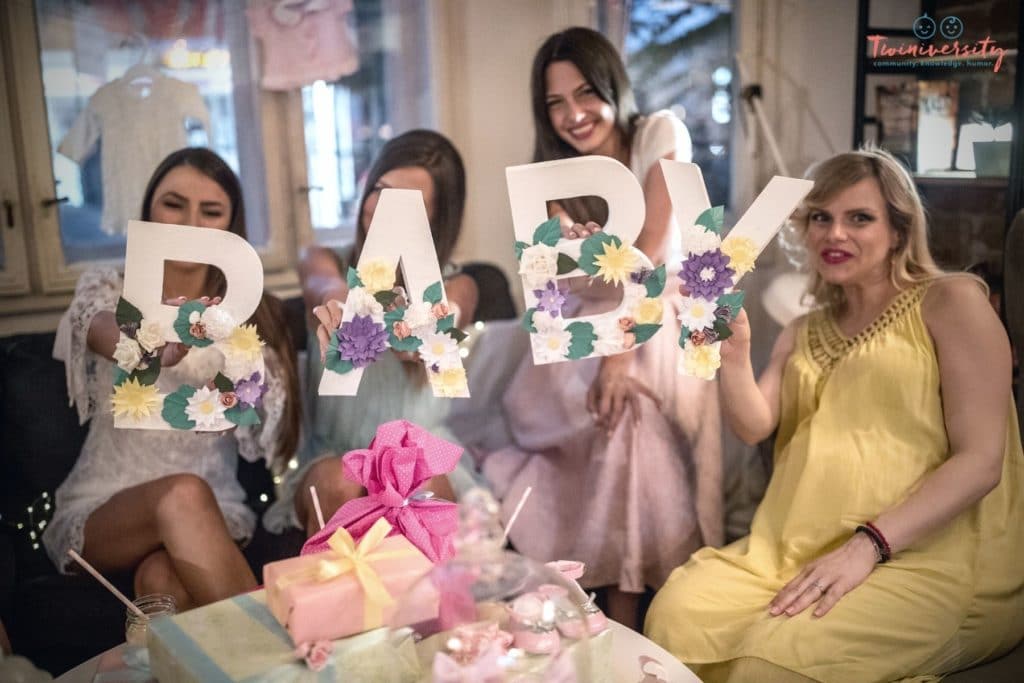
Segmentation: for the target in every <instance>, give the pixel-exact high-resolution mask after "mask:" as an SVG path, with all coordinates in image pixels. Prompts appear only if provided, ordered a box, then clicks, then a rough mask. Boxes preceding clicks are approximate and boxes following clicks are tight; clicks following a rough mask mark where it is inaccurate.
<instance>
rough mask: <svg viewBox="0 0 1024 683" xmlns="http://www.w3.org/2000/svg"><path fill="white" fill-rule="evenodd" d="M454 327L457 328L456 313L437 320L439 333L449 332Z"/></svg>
mask: <svg viewBox="0 0 1024 683" xmlns="http://www.w3.org/2000/svg"><path fill="white" fill-rule="evenodd" d="M453 327H455V314H454V313H452V314H451V315H446V316H445V317H443V318H438V320H437V331H438V332H447V331H448V330H450V329H452V328H453Z"/></svg>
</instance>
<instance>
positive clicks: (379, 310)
mask: <svg viewBox="0 0 1024 683" xmlns="http://www.w3.org/2000/svg"><path fill="white" fill-rule="evenodd" d="M345 308H347V309H349V310H351V311H352V315H353V316H357V315H362V316H366V315H368V316H370V317H371V318H373V319H374V320H376V321H377V322H380V321H381V320H383V319H384V307H383V306H382V305H381V303H380V302H379V301H377V300H376V299H374V298H373V295H372V294H370V292H369V291H367V290H366V289H364V288H362V287H356V288H355V289H350V290H349V292H348V298H347V299H345Z"/></svg>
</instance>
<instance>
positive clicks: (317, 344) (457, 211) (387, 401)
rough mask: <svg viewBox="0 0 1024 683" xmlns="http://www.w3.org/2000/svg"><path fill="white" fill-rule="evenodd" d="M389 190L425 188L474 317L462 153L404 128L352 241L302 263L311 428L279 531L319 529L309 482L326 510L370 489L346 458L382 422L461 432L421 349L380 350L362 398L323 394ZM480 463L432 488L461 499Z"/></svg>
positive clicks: (434, 136) (452, 298)
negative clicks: (356, 270)
mask: <svg viewBox="0 0 1024 683" xmlns="http://www.w3.org/2000/svg"><path fill="white" fill-rule="evenodd" d="M387 188H394V189H406V190H419V191H420V192H421V193H422V194H423V201H424V203H425V206H426V209H427V218H428V220H429V222H430V231H431V235H432V236H433V241H434V247H435V249H436V250H437V258H438V261H439V263H440V264H441V269H442V274H443V277H444V288H445V294H446V296H447V298H448V304H449V306H450V308H451V310H452V312H453V313H454V314H455V324H456V325H457V326H459V325H464V324H466V323H468V322H469V321H471V320H472V319H473V312H474V310H475V308H476V303H477V296H478V293H477V288H476V283H475V282H474V281H473V279H472V278H470V277H469V276H468V275H465V274H463V273H460V272H459V270H458V268H457V267H456V266H454V265H453V264H452V252H453V251H454V249H455V243H456V241H457V240H458V237H459V233H460V231H461V229H462V213H463V207H464V206H465V201H466V174H465V170H464V168H463V164H462V158H461V157H460V156H459V153H458V151H457V150H456V149H455V146H454V145H452V143H451V142H450V141H449V140H448V139H447V138H446V137H444V136H443V135H441V134H440V133H436V132H434V131H429V130H413V131H409V132H407V133H403V134H402V135H399V136H397V137H395V138H392V139H391V140H389V141H388V142H387V143H386V144H385V145H384V147H383V148H382V149H381V151H380V153H379V154H378V156H377V159H376V160H375V161H374V163H373V165H372V166H371V168H370V171H369V173H368V175H367V178H366V183H365V188H364V190H363V196H362V200H361V201H360V203H359V214H358V216H359V217H358V222H357V224H356V240H355V244H354V245H353V246H352V248H351V249H348V250H345V251H343V252H341V253H336V252H334V251H333V250H330V249H327V248H324V247H311V248H310V249H308V250H307V252H306V254H305V255H304V258H303V261H302V264H301V276H302V288H303V295H304V297H305V300H306V303H307V306H308V307H309V309H310V310H312V311H313V314H314V319H313V320H312V323H313V326H314V329H313V331H312V332H311V335H310V340H309V374H308V375H307V386H308V387H309V388H310V395H309V397H308V401H307V407H308V410H309V413H310V429H309V434H308V435H307V439H306V443H305V444H304V446H303V448H302V449H301V451H300V461H301V463H300V467H299V469H298V470H296V471H293V472H291V473H289V477H288V479H287V480H286V482H285V486H284V492H283V494H282V496H281V499H280V500H279V501H278V502H277V503H276V504H275V505H274V506H273V507H272V508H271V509H270V510H269V511H268V512H267V514H266V516H265V517H264V524H265V525H266V526H267V528H268V529H270V530H271V531H278V530H280V529H282V528H284V527H285V526H288V525H291V526H299V527H301V528H303V529H305V530H306V532H307V533H309V534H310V535H312V534H313V533H314V532H315V531H317V530H319V525H318V523H317V519H316V515H315V511H314V508H313V505H312V504H311V501H310V496H309V494H308V491H309V487H310V486H316V490H317V496H318V498H319V499H320V503H321V505H322V508H323V514H324V516H325V518H329V517H330V516H331V515H333V513H334V512H335V511H336V510H337V509H338V508H339V507H341V505H342V504H343V503H344V502H346V501H347V500H350V499H351V498H355V497H358V496H361V495H364V494H365V492H364V491H363V489H362V487H360V486H359V485H358V484H355V483H354V482H351V481H348V480H346V479H344V477H343V476H342V468H341V456H342V455H344V454H345V453H346V452H348V451H350V450H354V449H357V448H366V446H367V445H368V444H369V442H370V441H371V440H372V439H373V436H374V433H375V431H376V429H377V426H378V425H379V424H381V423H383V422H388V421H390V420H396V419H406V420H409V421H411V422H414V423H416V424H418V425H420V426H421V427H424V428H425V429H427V430H429V431H431V432H433V433H435V434H437V435H439V436H442V437H445V438H447V439H449V440H451V441H454V440H455V439H454V437H453V436H451V434H450V433H449V431H448V429H447V428H446V426H445V419H446V418H447V416H448V412H449V410H450V405H451V401H450V400H449V399H444V398H436V397H435V396H434V395H433V392H432V390H431V388H430V385H429V384H428V382H427V377H426V373H425V371H424V369H423V364H422V362H421V361H420V360H419V358H418V357H417V356H416V354H410V353H398V352H392V353H386V354H384V355H383V356H381V357H380V358H378V359H377V360H376V361H375V362H374V363H373V364H372V365H370V366H368V367H367V368H366V369H365V371H364V373H363V378H362V381H361V383H360V387H359V395H358V396H318V395H317V394H316V388H317V386H318V385H319V383H320V376H321V375H322V373H323V358H324V353H325V352H326V349H327V344H328V341H329V335H330V334H331V333H333V332H334V330H336V329H337V328H338V326H339V325H340V323H341V315H342V308H343V307H344V302H345V299H346V298H347V296H348V285H347V284H346V281H345V273H346V272H347V271H348V268H349V266H353V267H354V266H356V264H357V263H358V261H359V255H360V252H361V251H362V248H363V245H364V244H365V242H366V236H367V231H368V230H369V229H370V223H371V221H372V219H373V214H374V211H375V210H376V208H377V202H378V200H379V199H380V193H381V191H382V190H384V189H387ZM474 471H475V467H474V464H473V462H472V460H471V458H470V457H469V455H463V458H462V460H461V461H460V463H459V466H458V468H457V469H456V471H455V472H453V473H452V474H450V475H448V476H447V477H445V476H438V477H434V478H433V479H432V480H430V482H429V485H428V486H429V488H430V490H431V491H432V492H434V493H435V494H437V495H438V496H440V497H442V498H447V499H449V500H454V499H455V498H456V497H457V495H458V494H460V493H461V492H462V491H464V490H466V489H467V488H469V487H471V486H472V485H474V484H475V483H476V482H477V478H476V475H475V474H474Z"/></svg>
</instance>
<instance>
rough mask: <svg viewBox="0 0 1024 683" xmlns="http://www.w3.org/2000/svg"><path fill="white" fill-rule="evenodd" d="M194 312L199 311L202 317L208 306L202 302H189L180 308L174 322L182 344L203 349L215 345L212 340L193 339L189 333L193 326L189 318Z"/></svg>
mask: <svg viewBox="0 0 1024 683" xmlns="http://www.w3.org/2000/svg"><path fill="white" fill-rule="evenodd" d="M193 311H198V312H199V314H200V315H202V314H203V312H204V311H206V306H205V305H203V302H201V301H187V302H185V303H183V304H182V305H181V306H179V307H178V317H177V318H175V320H174V331H175V332H177V333H178V336H179V337H180V338H181V343H182V344H186V345H188V346H195V347H197V348H202V347H204V346H209V345H210V344H212V343H213V340H212V339H200V338H199V337H193V336H192V334H191V333H190V332H189V328H190V327H191V326H192V325H191V323H189V321H188V318H189V316H190V315H192V312H193Z"/></svg>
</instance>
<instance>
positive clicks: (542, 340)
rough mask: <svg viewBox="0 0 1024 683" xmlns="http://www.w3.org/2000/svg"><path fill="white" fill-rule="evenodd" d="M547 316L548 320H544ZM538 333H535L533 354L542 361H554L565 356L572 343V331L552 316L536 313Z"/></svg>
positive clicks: (535, 323) (535, 319)
mask: <svg viewBox="0 0 1024 683" xmlns="http://www.w3.org/2000/svg"><path fill="white" fill-rule="evenodd" d="M544 318H547V320H544ZM533 319H534V326H535V327H536V328H537V334H535V335H533V355H534V357H535V358H536V359H537V360H538V361H539V362H541V363H552V362H554V361H558V360H561V359H563V358H565V354H567V353H569V344H570V343H572V333H571V332H569V331H568V330H566V329H563V328H562V324H561V322H560V321H558V320H552V319H551V317H550V316H545V315H534V316H533Z"/></svg>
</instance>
